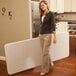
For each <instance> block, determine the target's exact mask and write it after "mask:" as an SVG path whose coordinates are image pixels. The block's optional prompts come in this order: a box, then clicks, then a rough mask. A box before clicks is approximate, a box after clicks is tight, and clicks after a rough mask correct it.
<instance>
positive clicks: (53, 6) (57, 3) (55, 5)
mask: <svg viewBox="0 0 76 76" xmlns="http://www.w3.org/2000/svg"><path fill="white" fill-rule="evenodd" d="M49 2H50V5H49V6H50V10H51V11H53V12H58V13H63V12H64V0H50V1H49Z"/></svg>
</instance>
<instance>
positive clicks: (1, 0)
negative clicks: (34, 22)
mask: <svg viewBox="0 0 76 76" xmlns="http://www.w3.org/2000/svg"><path fill="white" fill-rule="evenodd" d="M3 7H5V9H6V11H5V13H4V15H2V8H3ZM9 11H12V12H11V15H12V18H11V19H10V17H9V13H8V12H9ZM28 38H30V19H29V0H6V1H5V0H0V56H5V53H4V45H5V44H6V43H9V42H14V41H19V40H25V39H28Z"/></svg>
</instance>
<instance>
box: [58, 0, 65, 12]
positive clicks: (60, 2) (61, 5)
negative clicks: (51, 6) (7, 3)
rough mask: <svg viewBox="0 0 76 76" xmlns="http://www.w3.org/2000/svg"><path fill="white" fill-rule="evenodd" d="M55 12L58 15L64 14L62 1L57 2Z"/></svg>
mask: <svg viewBox="0 0 76 76" xmlns="http://www.w3.org/2000/svg"><path fill="white" fill-rule="evenodd" d="M57 12H58V13H63V12H64V0H57Z"/></svg>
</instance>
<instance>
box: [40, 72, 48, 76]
mask: <svg viewBox="0 0 76 76" xmlns="http://www.w3.org/2000/svg"><path fill="white" fill-rule="evenodd" d="M47 73H49V71H48V72H46V73H43V72H41V73H40V75H41V76H42V75H45V74H47Z"/></svg>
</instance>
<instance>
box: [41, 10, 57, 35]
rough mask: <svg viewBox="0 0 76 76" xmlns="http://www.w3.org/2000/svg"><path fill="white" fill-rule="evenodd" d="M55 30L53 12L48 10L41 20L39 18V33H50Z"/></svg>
mask: <svg viewBox="0 0 76 76" xmlns="http://www.w3.org/2000/svg"><path fill="white" fill-rule="evenodd" d="M40 20H41V18H40ZM55 30H56V24H55V19H54V14H53V12H51V11H49V12H48V13H47V14H46V15H45V17H44V20H43V22H42V20H41V27H40V34H48V33H52V32H53V31H55Z"/></svg>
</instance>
